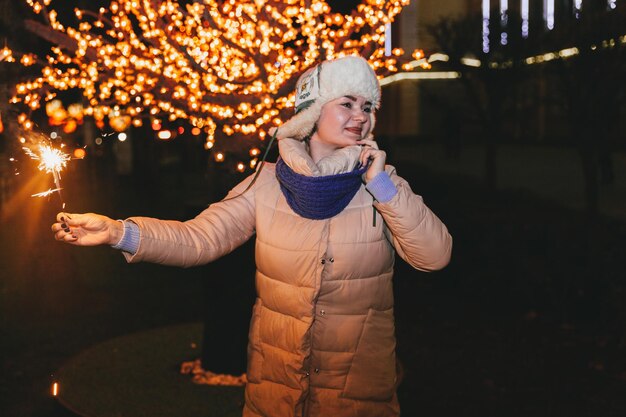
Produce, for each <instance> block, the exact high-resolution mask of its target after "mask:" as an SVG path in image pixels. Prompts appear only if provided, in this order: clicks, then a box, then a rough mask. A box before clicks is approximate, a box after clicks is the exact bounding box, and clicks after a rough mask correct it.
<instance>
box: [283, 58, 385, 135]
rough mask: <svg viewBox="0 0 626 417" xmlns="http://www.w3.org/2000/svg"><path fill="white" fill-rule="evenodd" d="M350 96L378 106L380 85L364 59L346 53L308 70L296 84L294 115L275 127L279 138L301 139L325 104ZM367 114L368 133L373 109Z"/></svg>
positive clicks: (309, 131)
mask: <svg viewBox="0 0 626 417" xmlns="http://www.w3.org/2000/svg"><path fill="white" fill-rule="evenodd" d="M350 95H351V96H362V97H365V99H366V100H368V101H370V102H371V103H372V106H373V107H374V108H378V107H379V106H380V84H379V82H378V78H376V74H375V73H374V70H373V69H372V67H371V66H370V65H369V63H368V62H367V61H366V60H365V59H364V58H362V57H360V56H346V57H343V58H338V59H334V60H330V61H324V62H322V63H321V64H319V65H317V66H315V67H313V68H310V69H308V70H307V71H306V72H305V73H304V74H302V75H301V76H300V78H299V79H298V82H297V83H296V114H295V115H294V116H293V117H291V118H290V119H289V120H287V121H286V122H285V123H284V124H283V125H281V126H279V127H278V134H277V136H278V138H279V139H282V138H292V139H297V140H304V139H305V138H307V137H308V136H309V135H310V134H311V132H312V131H313V128H314V127H315V123H317V120H318V119H319V117H320V113H321V111H322V106H323V105H324V104H326V103H327V102H329V101H331V100H334V99H337V98H339V97H343V96H350ZM370 117H371V122H372V123H371V128H370V132H371V131H372V130H373V129H374V122H375V121H376V120H375V117H374V112H371V113H370ZM370 132H368V134H369V133H370Z"/></svg>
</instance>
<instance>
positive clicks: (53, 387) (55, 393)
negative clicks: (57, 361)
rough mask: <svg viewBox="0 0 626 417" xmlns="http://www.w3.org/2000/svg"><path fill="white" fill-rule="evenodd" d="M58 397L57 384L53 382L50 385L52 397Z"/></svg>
mask: <svg viewBox="0 0 626 417" xmlns="http://www.w3.org/2000/svg"><path fill="white" fill-rule="evenodd" d="M58 395H59V383H58V382H55V383H53V384H52V396H53V397H56V396H58Z"/></svg>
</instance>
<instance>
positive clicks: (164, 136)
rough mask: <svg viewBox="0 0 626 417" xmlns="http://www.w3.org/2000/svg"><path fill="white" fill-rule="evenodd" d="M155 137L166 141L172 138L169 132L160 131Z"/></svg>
mask: <svg viewBox="0 0 626 417" xmlns="http://www.w3.org/2000/svg"><path fill="white" fill-rule="evenodd" d="M157 137H158V138H159V139H161V140H168V139H171V138H172V132H171V131H169V130H161V131H159V133H157Z"/></svg>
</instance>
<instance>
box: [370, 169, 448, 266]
mask: <svg viewBox="0 0 626 417" xmlns="http://www.w3.org/2000/svg"><path fill="white" fill-rule="evenodd" d="M386 171H387V173H388V174H389V176H390V177H391V180H392V181H393V183H394V184H395V186H396V188H397V190H398V192H397V193H396V195H395V196H394V197H393V198H392V199H391V200H389V201H388V202H386V203H380V202H374V206H375V207H376V210H378V212H379V213H380V214H381V216H382V217H383V219H384V220H385V224H386V225H387V228H388V230H387V235H388V237H389V240H390V241H391V242H392V244H393V246H394V248H395V249H396V251H397V252H398V255H400V257H401V258H402V259H404V260H405V261H406V262H407V263H409V264H410V265H411V266H412V267H413V268H415V269H419V270H420V271H435V270H438V269H441V268H443V267H445V266H446V265H447V264H448V262H449V261H450V256H451V253H452V237H451V236H450V234H449V233H448V229H447V228H446V226H445V224H443V222H442V221H441V220H439V218H438V217H437V216H436V215H435V214H434V213H433V212H432V211H431V210H430V209H429V208H428V207H427V206H426V204H424V201H423V200H422V197H421V196H419V195H416V194H414V193H413V191H412V190H411V187H410V186H409V184H408V182H407V181H405V180H404V179H403V178H401V177H399V176H398V175H396V172H395V168H393V167H391V166H387V167H386Z"/></svg>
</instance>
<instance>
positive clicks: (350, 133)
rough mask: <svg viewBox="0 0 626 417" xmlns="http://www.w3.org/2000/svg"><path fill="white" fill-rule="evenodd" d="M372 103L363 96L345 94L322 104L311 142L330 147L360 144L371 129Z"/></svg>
mask: <svg viewBox="0 0 626 417" xmlns="http://www.w3.org/2000/svg"><path fill="white" fill-rule="evenodd" d="M373 111H374V107H373V106H372V103H371V102H369V101H368V100H366V99H365V98H364V97H361V96H344V97H340V98H338V99H335V100H332V101H329V102H328V103H326V104H324V105H323V106H322V112H321V114H320V118H319V120H318V121H317V129H316V130H315V132H314V133H313V135H312V136H311V142H314V141H317V142H318V144H319V145H323V146H324V147H327V148H330V149H333V150H334V149H339V148H343V147H346V146H350V145H356V144H358V142H357V141H359V140H361V139H365V137H366V136H367V134H368V133H369V131H370V128H371V125H372V121H371V118H370V113H371V112H373Z"/></svg>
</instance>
